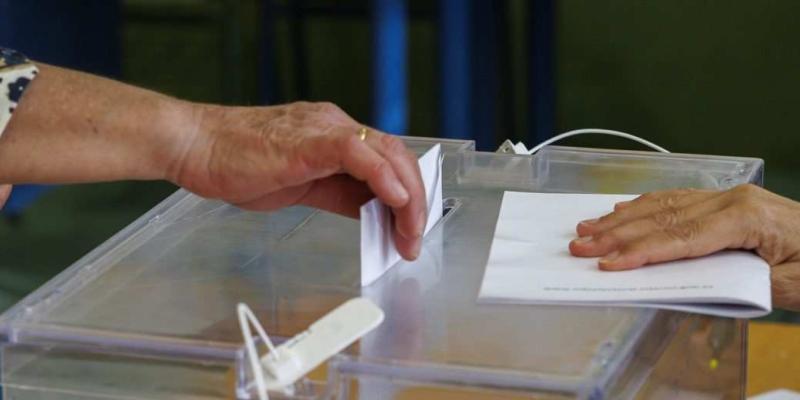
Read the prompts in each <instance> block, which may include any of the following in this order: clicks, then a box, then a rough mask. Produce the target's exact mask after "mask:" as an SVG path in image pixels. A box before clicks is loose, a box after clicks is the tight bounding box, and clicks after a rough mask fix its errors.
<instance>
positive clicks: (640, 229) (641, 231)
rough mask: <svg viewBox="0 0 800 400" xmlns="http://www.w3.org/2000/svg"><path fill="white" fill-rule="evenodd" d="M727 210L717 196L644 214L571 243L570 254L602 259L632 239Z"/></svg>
mask: <svg viewBox="0 0 800 400" xmlns="http://www.w3.org/2000/svg"><path fill="white" fill-rule="evenodd" d="M725 207H726V203H724V202H723V201H722V199H721V198H719V197H715V198H712V199H711V200H708V201H701V202H698V203H695V204H692V205H690V206H688V207H683V208H669V209H666V210H664V211H660V212H656V213H654V214H649V215H644V216H641V217H639V218H638V219H634V220H632V221H628V222H623V223H622V224H621V225H617V226H615V227H613V228H611V229H608V230H605V231H600V232H596V233H595V234H594V235H591V236H583V237H580V238H578V239H575V240H573V241H572V242H570V244H569V250H570V253H572V255H574V256H578V257H598V256H603V255H606V254H608V253H611V252H612V251H614V250H618V249H619V248H620V247H622V246H624V245H625V244H626V243H629V242H631V241H632V240H634V239H636V238H639V237H642V236H645V235H648V234H652V233H655V232H660V231H664V230H669V229H673V228H677V227H679V226H681V225H683V224H686V223H688V222H689V221H692V220H695V219H698V218H702V217H704V216H707V215H710V214H713V213H716V212H719V211H721V210H723V209H724V208H725Z"/></svg>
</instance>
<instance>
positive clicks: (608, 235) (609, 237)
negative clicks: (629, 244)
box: [594, 230, 620, 245]
mask: <svg viewBox="0 0 800 400" xmlns="http://www.w3.org/2000/svg"><path fill="white" fill-rule="evenodd" d="M594 240H595V241H597V242H598V243H605V244H610V245H613V244H617V243H619V242H620V237H619V234H618V233H617V232H615V231H613V230H611V231H606V232H602V233H598V234H596V235H594Z"/></svg>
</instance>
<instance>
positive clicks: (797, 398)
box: [750, 389, 800, 400]
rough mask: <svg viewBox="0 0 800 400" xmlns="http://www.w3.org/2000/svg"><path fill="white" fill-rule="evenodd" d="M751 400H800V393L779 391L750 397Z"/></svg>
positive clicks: (785, 390) (786, 390)
mask: <svg viewBox="0 0 800 400" xmlns="http://www.w3.org/2000/svg"><path fill="white" fill-rule="evenodd" d="M750 400H800V393H798V392H795V391H793V390H788V389H777V390H773V391H771V392H767V393H762V394H760V395H758V396H755V397H750Z"/></svg>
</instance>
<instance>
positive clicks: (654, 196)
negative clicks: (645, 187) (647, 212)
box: [636, 192, 656, 201]
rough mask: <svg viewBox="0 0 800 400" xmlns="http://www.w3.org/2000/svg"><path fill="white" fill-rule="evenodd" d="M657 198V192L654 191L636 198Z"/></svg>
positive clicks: (646, 199) (645, 199)
mask: <svg viewBox="0 0 800 400" xmlns="http://www.w3.org/2000/svg"><path fill="white" fill-rule="evenodd" d="M655 198H656V194H655V193H654V192H647V193H645V194H643V195H641V196H639V197H637V198H636V200H639V201H650V200H653V199H655Z"/></svg>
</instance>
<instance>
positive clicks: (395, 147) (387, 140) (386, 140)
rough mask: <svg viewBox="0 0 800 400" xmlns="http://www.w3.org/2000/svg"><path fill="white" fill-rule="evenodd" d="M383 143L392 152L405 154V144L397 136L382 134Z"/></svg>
mask: <svg viewBox="0 0 800 400" xmlns="http://www.w3.org/2000/svg"><path fill="white" fill-rule="evenodd" d="M380 140H381V145H382V146H383V147H384V148H385V149H386V150H387V151H388V152H390V153H396V154H403V153H404V152H405V150H406V146H405V144H403V141H402V140H400V139H399V138H398V137H397V136H393V135H381V139H380Z"/></svg>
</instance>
